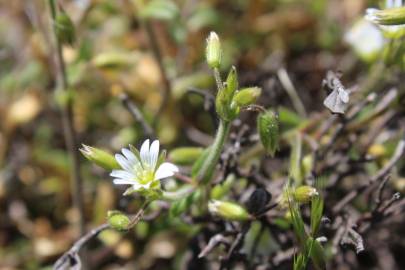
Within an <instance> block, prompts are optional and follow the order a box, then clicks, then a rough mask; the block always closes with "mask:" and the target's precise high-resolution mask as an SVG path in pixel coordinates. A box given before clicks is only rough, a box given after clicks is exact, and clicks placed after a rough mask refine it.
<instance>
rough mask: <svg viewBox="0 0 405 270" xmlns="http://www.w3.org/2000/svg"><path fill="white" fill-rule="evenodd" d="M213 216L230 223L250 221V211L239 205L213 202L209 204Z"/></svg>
mask: <svg viewBox="0 0 405 270" xmlns="http://www.w3.org/2000/svg"><path fill="white" fill-rule="evenodd" d="M208 210H209V211H210V213H211V214H213V215H215V216H218V217H221V218H223V219H226V220H230V221H245V220H248V219H250V215H249V213H248V211H247V210H246V209H245V208H244V207H242V206H241V205H239V204H237V203H232V202H225V201H219V200H211V201H210V202H209V203H208Z"/></svg>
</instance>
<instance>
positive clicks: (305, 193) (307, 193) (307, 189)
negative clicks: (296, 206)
mask: <svg viewBox="0 0 405 270" xmlns="http://www.w3.org/2000/svg"><path fill="white" fill-rule="evenodd" d="M318 195H319V193H318V191H317V190H316V189H315V188H313V187H311V186H300V187H298V188H296V189H295V190H294V193H293V197H294V200H295V201H297V202H299V203H308V202H310V201H311V199H312V198H313V197H314V196H318Z"/></svg>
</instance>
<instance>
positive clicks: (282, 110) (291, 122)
mask: <svg viewBox="0 0 405 270" xmlns="http://www.w3.org/2000/svg"><path fill="white" fill-rule="evenodd" d="M278 114H279V120H280V124H281V125H282V126H283V127H284V126H285V127H287V128H294V127H297V126H299V125H300V124H301V123H302V122H303V121H304V119H302V118H301V117H300V116H299V115H298V114H296V113H295V112H293V111H291V110H290V109H287V108H286V107H282V106H281V107H279V108H278Z"/></svg>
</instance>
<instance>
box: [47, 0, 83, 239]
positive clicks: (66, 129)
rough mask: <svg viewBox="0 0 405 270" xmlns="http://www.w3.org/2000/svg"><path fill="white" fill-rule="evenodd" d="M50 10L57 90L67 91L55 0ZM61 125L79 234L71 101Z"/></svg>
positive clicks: (78, 185) (79, 195) (78, 180)
mask: <svg viewBox="0 0 405 270" xmlns="http://www.w3.org/2000/svg"><path fill="white" fill-rule="evenodd" d="M49 6H50V10H51V17H52V24H53V31H54V34H55V42H56V63H57V69H56V76H57V78H56V79H57V80H56V81H57V88H56V90H57V91H64V92H67V91H68V89H69V82H68V78H67V74H66V65H65V61H64V59H63V55H62V44H61V43H60V42H59V40H58V38H57V36H56V24H55V20H56V4H55V0H49ZM62 125H63V135H64V138H65V144H66V148H67V151H68V155H69V159H70V177H71V193H72V197H73V206H74V208H75V209H76V211H77V212H78V215H79V221H78V225H77V227H78V230H79V232H80V235H84V233H85V218H84V204H83V192H82V190H83V183H82V179H81V176H80V163H79V152H78V151H77V149H78V146H77V142H76V131H75V129H74V125H73V104H72V101H69V102H67V103H66V104H64V106H63V107H62Z"/></svg>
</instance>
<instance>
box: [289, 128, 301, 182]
mask: <svg viewBox="0 0 405 270" xmlns="http://www.w3.org/2000/svg"><path fill="white" fill-rule="evenodd" d="M301 158H302V137H301V135H300V134H296V136H295V141H294V142H293V143H292V145H291V156H290V177H291V178H292V179H293V180H294V183H295V185H296V186H300V185H301V184H302V181H303V178H304V175H303V169H302V164H301Z"/></svg>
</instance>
